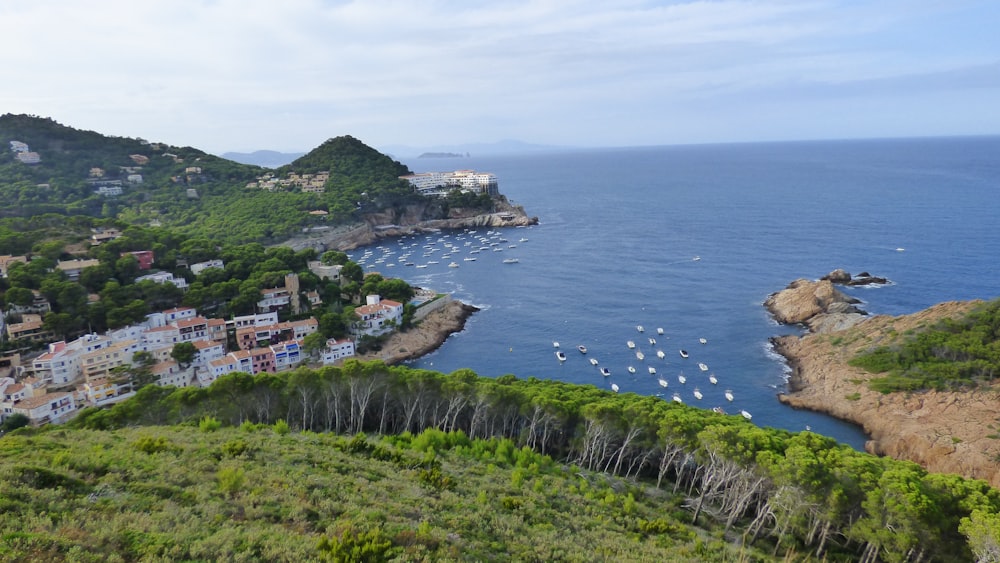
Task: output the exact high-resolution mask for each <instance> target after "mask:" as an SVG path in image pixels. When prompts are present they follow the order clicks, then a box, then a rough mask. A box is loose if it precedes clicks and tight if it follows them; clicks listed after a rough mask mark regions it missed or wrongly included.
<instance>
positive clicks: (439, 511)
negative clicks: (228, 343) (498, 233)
mask: <svg viewBox="0 0 1000 563" xmlns="http://www.w3.org/2000/svg"><path fill="white" fill-rule="evenodd" d="M286 421H287V422H286ZM362 433H364V434H362ZM0 451H2V455H0V491H2V492H3V496H2V497H0V499H2V500H0V502H2V504H0V506H2V510H0V529H2V530H5V532H4V534H5V535H4V536H3V538H2V539H4V543H3V544H2V545H3V546H4V547H0V558H6V559H8V560H24V559H44V560H58V559H62V558H65V559H70V558H73V559H75V560H87V559H86V558H85V557H83V556H82V555H81V554H87V555H88V556H90V557H92V558H93V559H94V560H98V559H101V558H106V557H107V556H108V555H109V554H116V555H118V556H119V557H121V558H122V560H126V561H130V560H164V559H168V560H190V559H198V560H216V559H220V558H224V559H227V560H308V559H314V558H323V557H327V556H329V558H330V559H333V560H337V561H381V560H385V559H387V558H396V560H403V561H412V560H441V559H447V560H470V561H471V560H474V561H483V560H502V561H508V560H518V561H524V560H532V561H543V560H544V561H552V560H569V561H594V560H607V561H625V560H627V561H646V560H662V561H687V560H691V561H770V560H775V558H781V559H782V560H785V561H811V560H824V561H859V560H860V561H870V562H874V561H967V560H972V559H973V558H979V559H981V560H992V559H989V558H990V557H993V556H996V555H997V554H998V548H997V546H998V545H1000V535H998V534H1000V491H997V490H995V489H991V488H990V487H989V486H988V485H987V484H986V483H985V482H983V481H976V480H968V479H963V478H961V477H957V476H954V475H940V474H934V473H928V472H926V471H924V470H922V469H921V468H920V467H919V466H917V465H916V464H914V463H910V462H903V461H896V460H892V459H887V458H878V457H875V456H871V455H868V454H865V453H861V452H857V451H855V450H853V449H851V448H849V447H847V446H843V445H839V444H837V443H836V442H835V441H833V440H832V439H829V438H825V437H822V436H819V435H817V434H813V433H811V432H802V433H790V432H787V431H782V430H774V429H768V428H759V427H757V426H754V425H753V424H750V423H748V422H747V421H745V420H743V418H742V417H740V416H724V415H719V414H715V413H712V412H710V411H705V410H702V409H697V408H693V407H689V406H686V405H679V404H676V403H673V402H670V401H663V400H661V399H658V398H656V397H640V396H636V395H634V394H631V393H627V394H615V393H611V392H608V391H605V390H600V389H597V388H595V387H593V386H589V385H588V386H580V385H573V384H568V383H563V382H558V381H547V380H537V379H534V378H529V379H526V380H520V379H517V378H515V377H514V376H510V375H508V376H503V377H500V378H497V379H492V378H481V377H477V376H476V374H474V373H473V372H471V371H469V370H458V371H456V372H454V373H451V374H441V373H437V372H431V371H426V370H415V369H411V368H407V367H404V366H385V365H384V364H382V363H380V362H371V363H367V364H364V363H360V362H357V361H354V360H349V361H347V362H345V364H344V365H343V366H342V367H327V368H323V369H320V370H309V369H299V370H296V371H293V372H290V373H285V374H267V373H265V374H260V375H258V376H250V375H247V374H239V373H237V374H230V375H227V376H224V377H222V378H220V379H219V380H218V381H216V382H215V383H213V384H212V385H211V386H210V387H208V388H182V389H173V388H163V387H157V386H146V387H144V388H143V389H142V390H141V391H139V392H138V393H137V394H136V396H135V397H133V398H131V399H129V400H127V401H125V402H123V403H120V404H118V405H116V406H114V407H112V408H110V409H107V410H95V409H87V410H85V411H83V412H81V413H80V414H79V415H78V416H77V418H76V419H75V421H73V422H72V423H71V424H70V425H69V426H68V427H48V428H45V429H43V430H40V431H39V430H30V429H21V430H17V431H15V432H14V433H12V434H11V435H8V436H6V437H4V438H2V439H0ZM4 549H6V550H7V551H3V550H4ZM365 551H366V552H367V553H368V555H369V557H368V558H364V557H360V554H361V552H365ZM347 552H354V553H355V555H358V557H354V558H352V557H349V556H347V555H345V554H346V553H347ZM71 554H72V556H73V557H70V555H71Z"/></svg>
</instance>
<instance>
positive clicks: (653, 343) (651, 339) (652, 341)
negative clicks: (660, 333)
mask: <svg viewBox="0 0 1000 563" xmlns="http://www.w3.org/2000/svg"><path fill="white" fill-rule="evenodd" d="M649 343H650V344H651V345H653V346H655V345H656V339H655V338H650V339H649Z"/></svg>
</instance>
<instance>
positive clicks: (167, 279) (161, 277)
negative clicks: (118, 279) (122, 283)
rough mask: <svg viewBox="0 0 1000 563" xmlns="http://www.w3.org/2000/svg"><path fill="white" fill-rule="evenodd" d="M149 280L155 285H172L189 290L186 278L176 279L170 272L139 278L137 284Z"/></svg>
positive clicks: (136, 280)
mask: <svg viewBox="0 0 1000 563" xmlns="http://www.w3.org/2000/svg"><path fill="white" fill-rule="evenodd" d="M147 280H148V281H151V282H155V283H172V284H174V285H175V286H177V287H178V288H180V289H187V280H185V279H184V278H175V277H174V275H173V274H171V273H170V272H156V273H155V274H147V275H145V276H139V277H137V278H135V283H139V282H142V281H147Z"/></svg>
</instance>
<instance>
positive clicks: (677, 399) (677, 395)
mask: <svg viewBox="0 0 1000 563" xmlns="http://www.w3.org/2000/svg"><path fill="white" fill-rule="evenodd" d="M674 402H675V403H683V402H684V401H682V400H681V394H680V393H674Z"/></svg>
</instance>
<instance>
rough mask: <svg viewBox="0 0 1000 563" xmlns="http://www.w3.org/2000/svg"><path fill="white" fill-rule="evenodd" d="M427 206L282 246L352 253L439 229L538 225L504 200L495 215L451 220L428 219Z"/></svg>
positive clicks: (455, 214)
mask: <svg viewBox="0 0 1000 563" xmlns="http://www.w3.org/2000/svg"><path fill="white" fill-rule="evenodd" d="M428 215H431V216H433V215H434V213H429V210H428V207H427V205H409V206H406V207H405V208H402V209H393V210H386V211H383V212H380V213H372V214H369V215H366V216H365V218H364V222H363V223H359V224H357V225H352V226H350V227H340V228H337V229H332V230H328V231H319V232H315V231H314V232H311V233H307V234H305V235H302V236H299V237H295V238H293V239H291V240H288V241H286V242H285V243H283V244H284V245H285V246H290V247H292V248H293V249H295V250H301V249H303V248H315V249H316V250H317V251H319V252H323V251H326V250H341V251H346V250H352V249H354V248H357V247H359V246H366V245H369V244H373V243H375V242H377V241H378V240H380V239H383V238H387V237H398V236H402V235H409V234H413V233H421V232H428V231H433V230H436V229H466V228H469V229H477V228H496V227H523V226H528V225H537V224H538V217H528V215H527V213H525V211H524V208H523V207H520V206H513V205H510V204H509V203H507V201H506V200H505V199H503V198H501V199H500V200H499V201H498V203H497V211H496V212H494V213H484V214H478V215H476V214H469V213H465V212H463V211H462V210H460V209H452V210H449V213H448V218H445V219H427V216H428Z"/></svg>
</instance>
